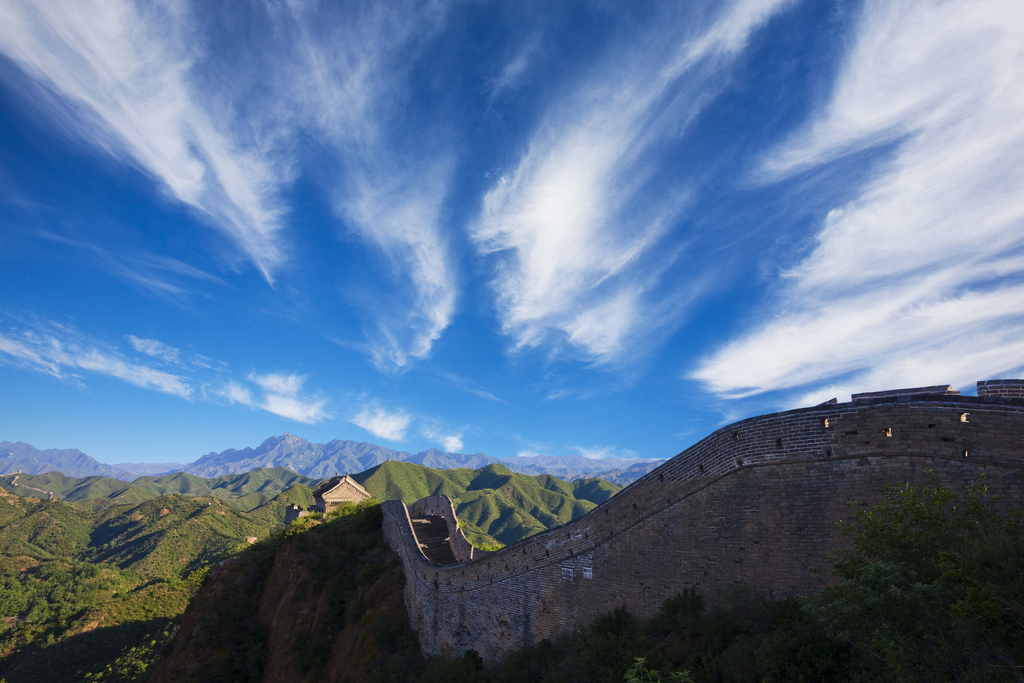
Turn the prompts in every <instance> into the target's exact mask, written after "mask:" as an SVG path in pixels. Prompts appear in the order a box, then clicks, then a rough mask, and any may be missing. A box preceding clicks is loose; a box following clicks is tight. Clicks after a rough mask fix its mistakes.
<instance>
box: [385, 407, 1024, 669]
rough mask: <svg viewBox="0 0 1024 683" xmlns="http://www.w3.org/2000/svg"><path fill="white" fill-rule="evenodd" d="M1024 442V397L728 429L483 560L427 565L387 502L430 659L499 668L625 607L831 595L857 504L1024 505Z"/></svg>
mask: <svg viewBox="0 0 1024 683" xmlns="http://www.w3.org/2000/svg"><path fill="white" fill-rule="evenodd" d="M1022 443H1024V400H1021V399H1006V398H993V397H982V398H975V397H970V396H958V395H954V394H947V395H941V394H899V395H891V396H882V397H878V398H862V399H861V400H860V401H858V402H856V403H830V404H823V405H821V406H817V407H814V408H804V409H800V410H792V411H788V412H784V413H776V414H773V415H765V416H761V417H755V418H751V419H748V420H743V421H741V422H737V423H735V424H733V425H730V426H728V427H725V428H723V429H720V430H718V431H717V432H715V433H714V434H711V435H710V436H708V437H707V438H705V439H704V440H702V441H701V442H699V443H697V444H695V445H694V446H692V447H690V448H688V449H687V450H685V451H684V452H682V453H680V454H679V455H677V456H676V457H674V458H672V459H670V460H668V461H666V462H665V464H664V465H662V466H660V467H658V468H657V469H655V470H653V471H651V472H650V473H649V474H647V475H646V476H645V477H643V478H642V479H640V480H638V481H636V482H634V483H633V484H632V485H631V486H628V487H627V488H625V489H623V490H622V491H621V492H619V493H618V494H616V495H615V496H614V497H612V498H611V499H610V500H608V501H607V502H605V503H604V504H602V505H600V506H599V507H598V508H596V509H595V510H593V511H592V512H590V513H589V514H587V515H585V516H583V517H581V518H579V519H577V520H574V521H573V522H570V523H569V524H566V525H564V526H561V527H559V528H557V529H553V530H550V531H547V532H544V533H541V534H538V535H536V536H532V537H530V538H528V539H525V540H523V541H521V542H519V543H516V544H514V545H511V546H508V547H507V548H504V549H502V550H500V551H497V552H495V553H489V554H488V555H487V556H486V557H483V558H481V559H478V560H474V561H471V562H463V563H461V564H456V565H450V566H440V565H435V564H432V563H430V562H429V561H427V560H426V558H424V557H423V554H422V553H421V552H419V548H418V546H417V545H416V542H415V540H413V539H412V532H411V525H410V523H409V519H408V513H407V510H406V508H405V506H404V505H403V504H402V503H400V502H397V501H390V502H388V503H385V504H384V510H385V533H386V534H387V539H388V542H389V544H390V545H391V546H392V547H393V548H394V549H395V550H396V552H398V553H399V555H400V556H401V557H402V559H403V562H404V567H405V580H406V588H405V591H406V593H405V594H406V605H407V607H408V610H409V615H410V619H411V621H412V626H413V628H414V629H415V630H416V631H417V633H418V635H419V638H420V643H421V645H422V646H423V649H424V651H425V652H427V653H429V654H435V653H440V652H451V653H459V652H462V651H464V650H467V649H470V648H472V649H475V650H477V651H478V652H480V653H481V654H482V655H483V656H484V657H485V658H488V659H494V658H496V657H498V656H500V655H501V654H502V653H503V652H505V651H507V650H509V649H513V648H518V647H522V646H523V645H526V644H528V643H533V642H537V641H538V640H541V639H543V638H546V637H553V636H556V635H559V634H561V633H565V632H571V631H573V630H574V629H577V628H578V627H579V626H580V625H583V624H587V623H589V622H590V621H591V620H592V619H593V618H594V617H595V616H597V615H599V614H602V613H605V612H608V611H610V610H612V609H614V608H615V607H619V606H621V605H625V606H626V607H627V608H628V609H629V611H630V612H631V613H632V614H634V615H636V616H638V617H640V618H646V617H649V616H651V615H652V614H654V613H655V612H656V611H657V609H658V608H659V606H660V605H661V603H662V602H663V601H664V600H665V599H666V598H669V597H671V596H673V595H675V594H676V593H678V592H679V591H681V590H683V589H684V588H690V587H695V588H697V589H699V590H701V591H703V592H705V593H706V594H708V595H711V596H712V597H713V595H714V594H715V593H716V592H718V591H720V590H723V589H727V588H728V587H729V586H731V585H734V584H736V583H739V582H743V583H746V584H747V585H749V586H751V587H752V588H754V589H755V590H757V591H760V592H761V593H762V594H764V595H766V596H770V597H772V598H776V599H777V598H781V597H784V596H786V595H788V594H791V593H798V592H806V591H810V590H815V589H819V588H822V587H823V586H825V585H826V584H827V582H828V581H829V580H830V575H829V573H828V569H829V567H828V564H827V562H826V560H825V557H826V556H827V555H829V554H831V553H832V552H834V551H835V550H836V549H837V548H838V547H839V546H840V544H841V543H843V540H842V539H841V538H840V536H839V534H838V532H837V529H836V527H835V522H836V521H837V520H841V519H844V518H845V516H846V515H848V514H849V508H848V507H847V505H846V503H847V501H860V502H862V503H868V504H870V503H874V502H877V501H878V500H880V499H881V497H882V487H883V485H884V484H886V483H892V482H897V481H912V482H924V481H925V479H924V472H925V470H926V469H927V468H933V469H935V470H936V471H937V472H938V473H939V475H940V478H941V480H942V481H943V482H944V483H946V484H947V485H952V486H954V487H956V488H961V487H963V486H964V485H966V484H969V483H971V482H974V481H977V480H978V478H979V477H980V476H981V475H982V474H984V475H985V476H986V481H987V483H988V486H989V489H990V490H991V491H992V492H993V493H996V494H998V495H1000V496H1002V497H1003V504H1006V505H1016V506H1021V505H1024V492H1022V491H1024V446H1022ZM811 570H823V571H822V573H815V572H812V571H811Z"/></svg>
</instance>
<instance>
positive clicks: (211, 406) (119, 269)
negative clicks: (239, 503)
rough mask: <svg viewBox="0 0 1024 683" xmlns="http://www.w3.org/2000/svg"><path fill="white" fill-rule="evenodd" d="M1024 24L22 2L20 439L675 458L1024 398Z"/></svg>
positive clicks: (898, 12)
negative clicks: (937, 398) (898, 409)
mask: <svg viewBox="0 0 1024 683" xmlns="http://www.w3.org/2000/svg"><path fill="white" fill-rule="evenodd" d="M1022 84H1024V5H1021V3H1020V2H1019V0H1004V1H999V0H971V1H969V2H968V1H965V2H952V1H945V2H929V1H923V0H922V1H916V2H910V1H908V2H892V1H888V2H886V1H877V2H876V1H868V2H845V1H834V2H830V1H826V0H821V1H813V2H811V1H804V2H798V1H796V0H791V1H782V0H775V1H772V0H763V1H755V0H737V1H734V2H721V1H717V0H716V1H714V2H711V1H708V2H700V1H694V2H685V3H683V2H676V1H669V2H645V3H625V2H620V3H608V2H592V3H573V2H564V3H550V2H517V3H496V2H495V3H492V2H469V1H467V2H440V1H438V2H415V1H395V2H379V1H376V2H362V3H360V2H314V1H309V2H306V1H303V0H282V1H279V2H255V1H236V2H224V3H199V2H196V3H190V2H180V1H178V0H164V1H162V2H145V3H141V2H140V3H133V2H129V1H125V0H107V1H104V2H92V1H82V2H73V3H69V2H48V1H46V0H31V1H24V2H21V1H19V0H0V139H2V145H0V386H2V388H3V391H2V392H0V439H8V440H12V441H17V440H22V441H27V442H29V443H32V444H33V445H35V446H37V447H41V448H53V447H61V448H80V449H82V450H84V451H86V452H88V453H89V454H90V455H93V456H94V457H96V458H97V459H99V460H101V461H106V462H119V461H165V460H173V461H178V462H184V461H189V460H192V459H194V458H195V457H198V456H199V455H201V454H203V453H206V452H208V451H211V450H217V451H219V450H223V449H224V448H229V447H244V446H247V445H250V446H255V445H257V444H258V443H260V442H261V441H262V440H263V439H264V438H266V437H267V436H270V435H273V434H280V433H282V432H284V431H289V432H291V433H295V434H298V435H300V436H303V437H305V438H307V439H310V440H311V441H328V440H331V439H356V440H366V441H372V442H375V443H379V444H381V445H386V446H389V447H393V448H400V449H403V450H411V451H418V450H422V449H425V448H429V447H433V446H437V447H440V448H442V449H445V450H451V451H462V452H468V453H472V452H479V451H483V452H485V453H487V454H489V455H493V456H497V457H505V456H511V455H517V454H534V453H544V454H549V455H569V454H583V455H587V456H590V457H602V456H608V455H614V456H619V457H630V456H639V457H670V456H672V455H674V454H675V453H677V452H679V451H681V450H682V449H684V448H685V447H686V446H688V445H690V444H692V443H694V442H695V441H697V440H699V439H700V438H701V437H703V436H705V435H706V434H708V433H710V432H711V431H713V430H714V429H716V428H718V427H719V426H721V425H722V424H725V423H727V422H730V421H733V420H736V419H739V418H742V417H746V416H749V415H755V414H760V413H764V412H771V411H775V410H782V409H787V408H792V407H798V406H802V405H811V404H815V403H818V402H821V401H823V400H827V399H828V398H831V397H833V396H837V397H839V399H840V400H848V398H849V394H850V393H851V392H856V391H871V390H881V389H887V388H896V387H906V386H918V385H927V384H938V383H945V382H949V383H952V384H953V385H954V386H956V387H957V388H958V389H961V390H964V391H965V392H971V391H973V387H974V382H975V381H976V380H979V379H988V378H996V377H1019V376H1021V374H1022V373H1024V277H1022V276H1024V251H1022V248H1024V164H1022V163H1021V160H1022V159H1024V87H1021V86H1022Z"/></svg>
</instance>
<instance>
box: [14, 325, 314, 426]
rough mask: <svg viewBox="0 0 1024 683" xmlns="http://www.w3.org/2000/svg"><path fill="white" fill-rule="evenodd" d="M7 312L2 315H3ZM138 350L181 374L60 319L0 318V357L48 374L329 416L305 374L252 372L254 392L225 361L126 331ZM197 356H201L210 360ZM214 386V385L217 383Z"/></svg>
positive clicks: (301, 415)
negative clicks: (184, 359) (183, 353)
mask: <svg viewBox="0 0 1024 683" xmlns="http://www.w3.org/2000/svg"><path fill="white" fill-rule="evenodd" d="M6 317H7V316H5V318H6ZM128 338H129V341H130V342H131V343H132V346H133V347H134V348H135V349H136V350H137V351H139V352H141V353H146V354H147V355H150V356H154V357H157V358H160V359H161V360H167V359H168V358H171V359H174V361H173V362H176V363H178V365H179V368H180V370H181V373H180V374H174V373H169V372H165V371H163V370H160V369H157V368H153V367H150V366H148V365H145V364H144V363H139V362H136V361H133V360H131V359H128V358H125V357H124V356H123V355H122V354H121V353H120V352H119V351H118V350H117V349H116V348H114V347H111V346H109V345H106V344H103V343H102V342H99V341H97V340H95V339H91V338H89V337H87V336H86V335H84V334H82V333H81V332H79V331H77V330H75V329H73V328H71V327H69V326H67V325H62V324H60V323H56V322H53V321H48V320H44V319H41V318H38V317H34V316H29V317H26V316H22V317H21V318H14V317H13V316H12V317H11V320H10V321H8V320H0V362H2V363H7V364H11V365H15V366H18V367H22V368H26V369H29V370H34V371H37V372H43V373H45V374H48V375H51V376H53V377H58V378H62V379H67V380H71V381H74V382H77V383H84V379H85V378H86V377H87V376H88V374H94V375H101V376H106V377H113V378H115V379H119V380H121V381H123V382H127V383H128V384H132V385H134V386H137V387H141V388H143V389H148V390H151V391H157V392H160V393H163V394H169V395H172V396H177V397H179V398H184V399H193V398H195V395H196V392H195V391H194V389H195V387H199V388H200V389H201V391H200V392H199V398H200V399H213V400H216V399H215V397H219V398H220V399H226V400H227V401H228V402H230V403H238V404H240V405H244V406H246V407H249V408H260V409H262V410H265V411H267V412H270V413H274V414H275V415H279V416H281V417H284V418H286V419H289V420H294V421H296V422H303V423H306V424H314V423H317V422H321V421H323V420H325V419H328V418H329V417H330V415H329V414H328V412H327V410H326V405H327V399H326V398H322V397H320V396H309V395H303V394H302V387H303V385H304V383H305V381H306V377H305V376H302V375H283V374H274V373H268V374H264V375H258V374H256V373H252V374H251V375H250V377H249V380H250V381H251V382H253V383H254V384H255V385H256V386H257V387H258V391H257V392H254V391H253V389H252V388H250V387H247V386H245V385H244V384H242V383H241V382H239V381H238V380H235V379H233V378H230V377H225V367H226V366H225V365H224V364H223V363H219V362H217V361H211V362H204V363H202V364H200V363H196V362H194V361H193V362H190V363H187V364H186V363H181V362H180V361H181V357H180V353H179V352H178V350H177V349H174V348H173V347H170V346H168V345H166V344H163V343H162V342H160V341H158V340H155V339H141V338H139V337H135V336H132V335H129V337H128ZM196 358H202V359H203V361H209V360H210V359H206V358H203V357H202V356H196ZM218 387H219V388H218Z"/></svg>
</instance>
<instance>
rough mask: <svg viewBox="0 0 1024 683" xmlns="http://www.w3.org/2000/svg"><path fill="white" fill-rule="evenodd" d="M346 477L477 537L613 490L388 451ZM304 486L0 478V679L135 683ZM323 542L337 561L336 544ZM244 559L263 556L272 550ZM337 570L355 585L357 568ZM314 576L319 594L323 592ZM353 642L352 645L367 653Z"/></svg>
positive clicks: (275, 481)
mask: <svg viewBox="0 0 1024 683" xmlns="http://www.w3.org/2000/svg"><path fill="white" fill-rule="evenodd" d="M354 478H355V479H356V480H357V481H359V482H360V483H361V484H362V485H363V486H364V487H365V488H366V489H367V490H369V491H370V493H371V494H372V495H373V496H374V497H375V498H377V499H378V500H386V499H400V500H404V501H406V502H408V503H411V502H413V501H415V500H417V499H419V498H422V497H424V496H428V495H435V494H441V493H444V494H447V495H448V496H449V497H451V498H452V500H453V501H454V502H455V505H456V509H457V511H458V515H459V518H460V520H461V521H462V523H463V526H464V528H465V531H466V534H467V536H468V537H469V538H470V540H471V541H472V542H474V543H477V544H478V545H480V546H483V547H487V546H489V545H497V544H507V543H512V542H515V541H517V540H519V539H521V538H525V537H526V536H529V535H531V534H534V533H537V532H539V531H544V530H546V529H549V528H552V527H554V526H558V525H559V524H563V523H565V522H568V521H570V520H571V519H574V518H576V517H578V516H580V515H582V514H584V513H586V512H588V511H589V510H592V509H593V508H594V507H595V506H596V505H598V504H600V503H602V502H604V501H605V500H607V499H608V498H609V497H610V496H612V495H613V494H614V493H615V492H616V491H618V490H619V487H617V486H615V485H614V484H610V483H608V482H606V481H602V480H599V479H585V480H577V481H572V482H567V481H564V480H562V479H559V478H557V477H555V476H552V475H539V476H529V475H525V474H517V473H513V472H511V471H510V470H508V469H507V468H506V467H504V466H502V465H499V464H491V465H488V466H487V467H484V468H481V469H478V470H472V469H452V470H435V469H431V468H429V467H424V466H422V465H416V464H413V463H407V462H395V461H391V462H385V463H383V464H381V465H379V466H377V467H375V468H373V469H371V470H368V471H366V472H363V473H362V474H359V475H354ZM318 482H319V480H317V479H312V478H310V477H305V476H303V475H300V474H297V473H295V472H292V471H290V470H287V469H284V468H271V469H263V470H252V471H250V472H246V473H243V474H236V475H226V476H221V477H216V478H214V479H202V478H200V477H196V476H193V475H190V474H186V473H182V472H179V473H175V474H171V475H165V476H161V477H141V478H139V479H136V480H135V481H134V482H131V483H128V482H125V481H121V480H118V479H113V478H110V477H101V476H91V477H84V478H76V477H67V476H64V475H62V474H60V473H58V472H49V473H45V474H39V475H26V474H8V475H3V476H0V679H4V678H6V679H7V681H8V683H13V681H19V680H28V679H29V678H31V679H36V678H43V679H46V680H50V681H79V680H104V681H109V680H125V681H128V680H136V678H137V677H136V676H135V675H134V674H132V675H127V677H126V675H125V672H132V671H136V672H144V671H146V670H147V669H148V668H149V667H150V666H151V665H152V664H153V662H155V661H156V660H157V659H158V658H159V656H160V652H161V648H162V647H163V643H165V642H167V641H168V640H169V639H170V638H171V637H172V635H173V633H174V631H175V629H176V628H177V624H178V623H179V618H180V616H181V614H182V612H183V611H184V609H185V606H186V605H187V604H188V601H189V599H190V598H191V596H192V595H193V594H194V593H195V591H196V590H197V589H198V588H199V587H200V586H201V585H203V581H204V578H205V576H206V574H207V573H208V572H209V571H210V569H209V567H210V566H211V564H212V563H216V562H219V561H220V560H221V559H223V558H236V559H237V558H239V557H241V556H243V555H244V556H247V557H248V556H249V555H250V553H248V552H247V549H248V548H249V544H248V542H247V541H246V538H247V537H253V536H255V537H257V538H258V539H261V540H262V539H267V543H268V544H269V546H273V547H276V545H277V544H279V543H281V541H282V538H283V537H284V536H291V535H294V534H295V533H298V532H301V531H302V529H300V528H299V527H300V526H301V527H302V528H303V529H304V528H308V527H309V526H311V525H315V524H316V523H317V522H316V521H315V520H312V521H311V520H310V518H305V519H304V522H303V524H301V525H296V527H295V528H291V529H288V530H285V529H283V528H282V525H283V521H284V510H285V507H286V506H287V505H289V504H292V503H295V504H298V505H300V506H302V507H303V508H306V507H309V506H310V505H311V504H312V503H313V496H312V491H311V488H310V487H311V485H315V484H317V483H318ZM339 528H340V527H339ZM375 528H376V527H375ZM346 533H348V532H346ZM374 533H378V535H379V532H374ZM318 535H319V534H314V535H313V536H311V537H310V538H314V537H317V536H318ZM378 541H379V539H378ZM378 541H374V544H371V545H373V547H374V548H376V547H377V545H379V542H378ZM258 545H262V544H258ZM300 546H301V543H300ZM368 547H369V546H368ZM323 550H324V552H328V554H331V553H333V554H334V555H338V554H339V553H341V554H340V555H338V557H339V558H340V557H342V556H343V555H345V553H348V552H349V550H346V549H345V548H333V549H323ZM373 552H374V553H378V552H381V553H383V555H381V556H380V557H379V558H377V559H375V560H373V562H382V563H384V564H387V562H384V559H383V558H385V557H390V555H388V553H384V551H380V550H379V549H378V550H375V551H373ZM256 555H258V556H260V557H264V558H265V559H266V558H272V557H273V551H272V550H268V552H264V553H262V555H261V554H260V553H259V552H257V553H256ZM334 555H332V557H333V556H334ZM393 559H394V558H391V560H388V562H391V561H392V560H393ZM269 561H271V562H272V561H273V560H272V559H271V560H269ZM360 561H362V560H360ZM260 562H263V560H260V561H258V562H257V563H256V565H254V567H256V568H255V569H254V570H253V571H257V572H258V573H261V575H263V574H265V573H266V572H267V571H269V570H268V568H267V567H264V566H262V565H261V564H260ZM392 563H393V562H392ZM373 566H374V567H377V565H376V564H374V565H373ZM381 566H383V565H381ZM389 566H390V565H389ZM260 567H262V568H260ZM378 569H379V568H378ZM378 569H374V572H376V571H378ZM392 569H393V571H391V574H394V573H395V572H396V571H397V572H398V573H397V574H395V576H391V578H390V579H388V582H387V591H389V593H388V595H392V593H393V594H394V595H397V596H398V598H395V600H397V603H396V604H398V605H399V606H398V607H397V608H396V609H400V608H401V607H400V604H401V580H400V568H399V569H394V568H392ZM331 571H332V572H335V573H336V572H337V570H336V569H332V570H331ZM367 571H368V570H367ZM350 573H352V576H351V577H350V579H351V581H355V582H356V583H358V582H359V581H362V580H363V579H362V578H359V577H363V578H366V577H365V576H363V575H364V574H366V572H363V571H362V570H359V571H355V570H353V572H350ZM389 575H390V574H389ZM332 576H333V574H332ZM366 576H369V574H366ZM323 579H324V577H319V575H318V578H317V579H316V580H317V581H322V580H323ZM333 580H334V581H336V580H337V579H336V578H335V579H333ZM346 581H349V579H346ZM328 583H329V584H330V585H328V586H327V588H325V590H328V592H330V591H335V590H336V589H337V586H335V584H334V583H330V582H328ZM356 583H352V584H351V586H350V588H346V590H350V589H354V588H352V587H354V586H356ZM339 585H340V584H339ZM346 585H347V584H346ZM368 585H369V584H367V586H368ZM383 585H384V584H381V586H383ZM332 586H333V587H332ZM396 587H397V588H396ZM254 590H255V589H254ZM360 590H362V589H360ZM382 590H383V588H382ZM395 591H397V593H396V592H395ZM392 597H394V596H393V595H392ZM246 604H248V603H246ZM332 610H333V611H331V614H334V612H336V611H337V610H334V609H333V608H332ZM343 613H344V611H343V612H342V614H343ZM334 616H337V615H334ZM333 618H334V617H332V619H333ZM388 619H392V617H388ZM399 621H400V620H399ZM374 623H376V622H374ZM396 623H397V622H396ZM373 628H376V627H373ZM388 628H391V627H390V626H389V627H388ZM360 647H364V646H360ZM366 647H369V649H365V648H364V649H362V650H360V649H359V648H356V650H357V651H360V652H371V651H373V647H370V646H366ZM339 656H341V655H339ZM346 656H347V655H346ZM362 656H363V655H359V657H362ZM375 656H376V655H375ZM289 666H290V665H289ZM139 680H141V679H139Z"/></svg>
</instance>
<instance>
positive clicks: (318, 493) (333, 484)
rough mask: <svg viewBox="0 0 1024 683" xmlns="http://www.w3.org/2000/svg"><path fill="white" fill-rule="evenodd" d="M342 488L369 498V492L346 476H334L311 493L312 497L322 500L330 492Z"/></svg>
mask: <svg viewBox="0 0 1024 683" xmlns="http://www.w3.org/2000/svg"><path fill="white" fill-rule="evenodd" d="M342 486H347V487H351V488H354V489H355V490H356V491H357V492H358V493H360V494H362V495H364V496H366V497H367V498H370V497H371V496H370V492H369V491H367V490H366V489H364V488H363V487H362V486H360V485H359V482H357V481H356V480H355V479H353V478H352V477H350V476H349V475H347V474H346V475H344V476H340V475H337V474H336V475H334V476H333V477H331V478H330V479H328V480H327V481H326V482H325V483H323V484H321V485H320V486H318V487H317V489H316V490H315V491H313V497H314V498H323V497H324V496H325V495H327V494H328V493H330V492H331V491H334V490H335V489H338V488H341V487H342Z"/></svg>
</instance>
